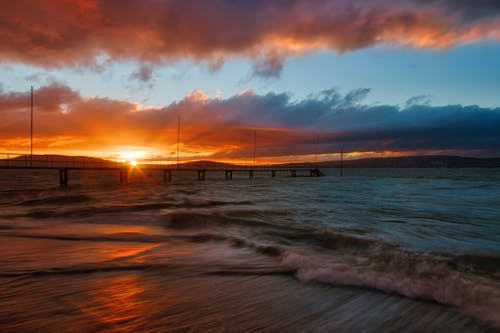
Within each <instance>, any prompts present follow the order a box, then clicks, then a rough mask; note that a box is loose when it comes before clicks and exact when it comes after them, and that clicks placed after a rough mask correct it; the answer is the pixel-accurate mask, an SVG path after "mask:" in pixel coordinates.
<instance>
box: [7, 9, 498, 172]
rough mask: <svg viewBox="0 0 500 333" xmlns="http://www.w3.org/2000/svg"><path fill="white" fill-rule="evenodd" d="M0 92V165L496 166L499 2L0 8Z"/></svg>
mask: <svg viewBox="0 0 500 333" xmlns="http://www.w3.org/2000/svg"><path fill="white" fill-rule="evenodd" d="M0 78H1V80H0V114H1V118H0V119H1V122H0V154H3V153H7V152H8V153H11V154H12V153H26V152H29V150H30V87H31V86H33V89H34V127H33V134H34V141H33V142H34V143H33V150H34V153H35V154H36V153H38V154H66V155H91V156H100V157H120V156H121V157H123V156H134V157H135V158H137V157H139V158H141V157H142V158H148V159H154V160H161V161H175V160H176V153H177V144H178V141H177V134H178V133H177V130H178V121H179V120H180V124H181V126H180V140H179V147H180V149H179V151H180V157H181V159H182V160H199V159H211V160H220V161H239V162H248V161H251V160H252V159H253V152H254V149H255V151H256V155H257V160H258V162H259V163H267V162H275V161H297V160H303V161H311V160H315V159H319V160H331V159H336V158H338V154H339V151H340V149H343V151H344V152H346V156H347V157H348V158H358V157H369V156H402V155H420V154H440V155H442V154H446V155H462V156H477V157H498V156H500V2H499V1H498V0H401V1H397V2H396V1H389V0H365V1H356V0H349V1H348V0H272V1H269V0H126V1H119V0H84V1H69V0H16V1H2V2H1V3H0ZM254 145H255V146H254Z"/></svg>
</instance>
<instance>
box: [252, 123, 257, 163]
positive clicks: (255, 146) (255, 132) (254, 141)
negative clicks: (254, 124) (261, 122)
mask: <svg viewBox="0 0 500 333" xmlns="http://www.w3.org/2000/svg"><path fill="white" fill-rule="evenodd" d="M256 153H257V130H255V131H254V132H253V166H254V167H255V157H256V156H257V154H256Z"/></svg>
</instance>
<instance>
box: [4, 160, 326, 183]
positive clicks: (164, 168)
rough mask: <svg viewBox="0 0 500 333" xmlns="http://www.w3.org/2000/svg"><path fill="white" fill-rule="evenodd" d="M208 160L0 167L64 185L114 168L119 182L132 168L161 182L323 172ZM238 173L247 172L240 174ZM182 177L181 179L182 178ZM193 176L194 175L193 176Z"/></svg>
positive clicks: (60, 162)
mask: <svg viewBox="0 0 500 333" xmlns="http://www.w3.org/2000/svg"><path fill="white" fill-rule="evenodd" d="M214 165H217V163H213V162H208V163H203V162H200V163H198V162H192V163H186V164H181V165H172V164H170V165H166V164H154V163H149V164H148V163H145V164H138V165H130V164H128V163H118V162H113V161H106V160H98V161H87V162H85V161H81V160H77V159H71V158H68V159H65V160H55V159H50V158H46V159H43V158H42V159H36V160H33V159H30V158H29V156H28V157H26V158H24V159H22V158H21V159H19V158H15V159H10V158H7V159H0V170H25V171H27V170H54V171H57V172H58V173H59V185H60V186H61V187H67V186H68V184H69V183H70V174H71V173H72V172H75V171H76V172H77V171H113V172H116V173H117V178H118V179H119V182H120V184H124V185H125V184H127V183H128V182H129V175H130V174H131V172H133V171H135V170H140V171H141V172H151V173H157V174H159V176H158V178H159V179H162V180H163V182H164V183H171V182H173V181H174V179H175V178H176V174H177V175H179V174H180V173H186V172H193V174H194V175H197V179H198V180H199V181H204V180H206V179H207V175H208V174H211V175H214V174H215V175H219V176H220V175H224V179H225V180H227V181H230V180H232V179H233V176H234V175H235V174H238V175H240V178H243V177H247V178H248V179H253V178H254V177H256V175H257V174H260V175H267V176H269V177H270V178H275V177H277V175H278V174H280V175H283V174H284V175H286V176H288V177H306V176H307V177H322V176H325V174H324V173H323V172H322V171H321V170H320V169H318V168H314V167H308V166H304V167H285V166H240V165H230V164H220V165H221V166H214ZM241 175H246V176H243V177H241ZM183 179H184V178H183ZM195 179H196V178H195Z"/></svg>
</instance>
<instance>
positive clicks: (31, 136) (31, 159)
mask: <svg viewBox="0 0 500 333" xmlns="http://www.w3.org/2000/svg"><path fill="white" fill-rule="evenodd" d="M30 134H31V135H30V167H32V166H33V86H31V131H30Z"/></svg>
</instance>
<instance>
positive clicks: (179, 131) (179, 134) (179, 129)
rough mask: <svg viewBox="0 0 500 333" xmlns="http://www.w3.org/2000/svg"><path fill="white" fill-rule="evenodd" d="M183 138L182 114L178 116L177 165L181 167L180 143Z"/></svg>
mask: <svg viewBox="0 0 500 333" xmlns="http://www.w3.org/2000/svg"><path fill="white" fill-rule="evenodd" d="M180 140H181V115H178V116H177V167H179V144H180Z"/></svg>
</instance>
